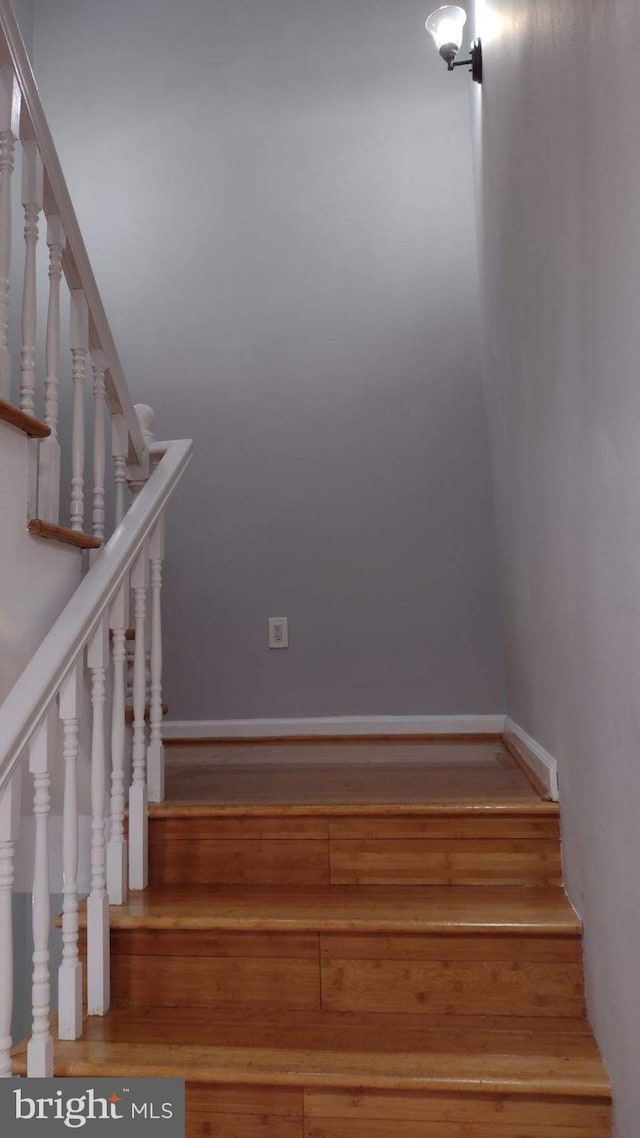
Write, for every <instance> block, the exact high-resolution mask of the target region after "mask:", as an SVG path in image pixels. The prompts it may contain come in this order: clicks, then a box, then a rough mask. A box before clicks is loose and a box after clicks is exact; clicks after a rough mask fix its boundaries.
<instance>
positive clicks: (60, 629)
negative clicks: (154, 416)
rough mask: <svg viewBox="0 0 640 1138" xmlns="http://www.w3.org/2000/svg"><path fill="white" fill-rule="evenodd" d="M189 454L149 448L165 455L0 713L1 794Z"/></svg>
mask: <svg viewBox="0 0 640 1138" xmlns="http://www.w3.org/2000/svg"><path fill="white" fill-rule="evenodd" d="M192 448H193V443H192V441H191V440H190V439H180V440H176V441H173V442H167V443H159V444H155V445H154V446H153V447H152V453H153V454H154V455H157V454H159V453H162V452H164V454H163V457H162V459H161V461H160V462H159V463H158V466H157V467H156V469H155V470H154V471H153V473H152V475H151V477H150V478H149V480H148V482H147V483H146V485H145V486H144V487H143V489H142V490H141V491H140V493H139V494H138V496H137V498H136V499H135V501H134V502H133V504H132V505H131V507H130V509H129V510H128V511H127V514H126V515H125V517H124V520H123V521H122V522H121V524H120V525H119V526H118V527H117V529H116V530H115V532H114V534H113V536H112V537H111V538H110V540H109V541H108V542H107V544H106V546H105V547H104V549H103V551H102V553H101V555H100V557H99V558H98V559H97V560H96V562H95V564H94V565H93V567H92V568H91V569H90V571H89V573H88V574H87V576H86V577H85V579H84V581H82V583H81V584H80V585H79V587H78V588H77V589H76V591H75V593H74V594H73V596H72V598H71V600H70V601H69V602H68V604H67V606H66V607H65V609H64V610H63V611H62V613H61V614H60V616H59V617H58V619H57V620H56V622H55V624H54V625H53V628H52V629H51V630H50V632H49V633H48V634H47V636H46V637H45V639H44V640H43V642H42V644H41V645H40V647H39V648H38V650H37V652H36V653H35V655H34V656H33V657H32V659H31V660H30V662H29V663H28V664H27V667H26V668H25V670H24V671H23V673H22V675H21V676H20V677H19V679H18V680H17V681H16V683H15V684H14V686H13V688H12V689H11V691H10V692H9V694H8V696H7V698H6V699H5V701H4V703H3V704H2V706H1V707H0V747H1V748H2V750H1V752H0V793H1V792H2V789H3V788H4V786H5V785H6V784H7V782H8V781H9V779H10V778H11V775H12V774H13V772H14V770H15V769H16V767H17V765H18V763H19V761H20V758H21V756H22V753H23V751H24V749H25V747H26V746H27V744H28V743H29V741H30V739H31V737H32V736H33V733H34V730H35V729H36V727H37V726H38V724H39V722H40V720H41V719H42V718H43V717H44V715H45V714H46V712H47V710H48V708H49V707H50V705H51V703H52V702H53V700H54V699H55V697H56V695H57V693H58V691H59V690H60V687H61V685H62V683H63V682H64V680H65V678H66V676H67V674H68V673H69V670H70V669H71V668H72V666H73V665H74V664H75V662H76V660H77V658H78V655H79V653H80V652H81V651H82V648H83V647H84V645H85V644H86V642H87V639H88V638H89V636H90V635H91V633H92V631H93V629H94V626H95V625H96V623H97V621H98V620H99V619H100V617H101V616H102V614H103V612H104V610H105V607H106V605H107V604H108V602H109V600H110V598H112V597H113V595H114V594H115V592H116V590H117V588H118V586H119V584H120V582H121V581H122V579H123V577H124V575H125V573H126V572H127V570H128V569H129V568H130V567H131V566H132V565H133V563H134V561H135V560H136V557H137V555H138V554H139V553H140V550H141V549H142V547H143V545H144V543H145V541H146V539H147V538H148V536H149V534H150V532H151V530H152V529H153V526H154V525H155V523H156V522H157V520H158V518H159V517H160V515H161V513H162V510H163V508H164V506H165V505H166V502H167V500H168V499H169V497H170V496H171V494H172V492H173V490H174V488H175V486H176V484H177V483H178V481H179V480H180V478H181V477H182V475H183V473H184V471H185V470H186V468H187V466H188V464H189V461H190V459H191V453H192Z"/></svg>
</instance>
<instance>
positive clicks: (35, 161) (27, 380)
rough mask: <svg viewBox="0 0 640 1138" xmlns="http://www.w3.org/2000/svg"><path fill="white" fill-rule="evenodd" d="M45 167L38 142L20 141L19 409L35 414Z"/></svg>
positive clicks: (28, 413)
mask: <svg viewBox="0 0 640 1138" xmlns="http://www.w3.org/2000/svg"><path fill="white" fill-rule="evenodd" d="M43 189H44V167H43V165H42V159H41V157H40V153H39V151H38V144H37V142H33V141H31V140H29V141H28V142H23V144H22V205H23V208H24V241H25V254H24V285H23V290H22V353H21V357H20V410H21V411H24V412H26V414H27V415H35V408H36V403H35V395H36V332H37V326H38V305H37V289H36V253H37V247H38V218H39V216H40V210H41V209H42V193H43Z"/></svg>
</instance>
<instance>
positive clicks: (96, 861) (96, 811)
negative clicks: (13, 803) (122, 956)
mask: <svg viewBox="0 0 640 1138" xmlns="http://www.w3.org/2000/svg"><path fill="white" fill-rule="evenodd" d="M108 660H109V631H108V627H107V621H106V619H105V618H103V619H102V620H101V621H100V623H99V625H98V627H97V628H96V630H95V632H94V633H93V635H92V636H91V639H90V640H89V645H88V648H87V664H88V666H89V670H90V672H91V706H92V712H93V716H92V719H93V725H92V734H91V893H90V894H89V898H88V900H87V1012H88V1014H89V1015H104V1014H105V1012H107V1011H108V1010H109V1002H110V992H109V981H110V967H109V902H108V899H107V871H106V853H105V798H106V793H105V783H106V773H107V772H106V755H105V718H104V709H105V700H106V674H107V664H108Z"/></svg>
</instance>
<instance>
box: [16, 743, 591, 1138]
mask: <svg viewBox="0 0 640 1138" xmlns="http://www.w3.org/2000/svg"><path fill="white" fill-rule="evenodd" d="M404 747H405V753H406V754H407V755H408V756H409V757H410V759H411V763H412V764H414V769H413V773H412V775H411V778H412V782H411V791H410V794H409V793H407V785H408V784H407V769H408V767H407V765H406V764H405V766H403V765H402V761H403V760H402V752H403V747H402V745H398V744H396V745H394V748H393V757H392V758H391V759H390V760H389V762H388V763H386V764H385V762H384V754H385V751H384V744H380V743H373V742H372V743H370V744H369V745H366V744H362V743H361V744H359V748H360V751H359V755H358V756H357V761H356V759H354V758H352V757H351V756H350V755H348V754H347V755H346V756H345V746H344V745H340V744H335V745H334V747H333V750H334V753H335V768H334V767H331V766H326V765H323V764H322V763H320V764H318V765H317V766H316V768H315V771H314V770H313V769H311V770H310V771H309V770H307V771H306V772H302V771H301V769H299V768H297V767H296V766H295V765H292V764H291V750H290V749H289V750H288V753H284V750H283V754H282V756H281V761H280V764H279V763H278V754H277V751H275V752H273V754H274V762H273V766H269V765H266V766H263V767H261V766H260V764H259V763H258V762H255V761H254V762H251V761H250V762H249V765H248V766H247V765H245V766H244V767H243V766H242V764H241V763H237V764H235V765H234V764H233V759H232V760H231V765H228V766H222V767H219V766H218V767H217V766H216V765H215V763H214V764H213V765H212V766H211V768H209V769H208V767H207V761H206V753H205V756H204V757H203V758H201V757H197V758H196V767H195V768H194V769H192V770H190V769H189V765H188V763H186V764H185V763H181V761H180V749H179V748H175V749H174V750H173V754H174V755H175V757H174V758H173V759H172V760H170V761H169V766H168V773H167V778H168V796H167V800H166V801H165V802H164V803H162V804H158V805H155V806H152V807H151V814H150V819H149V889H148V890H147V891H146V892H144V893H136V894H133V895H132V896H131V897H130V899H129V901H128V903H127V904H125V905H123V906H119V907H112V909H111V1011H110V1012H109V1013H108V1014H107V1015H105V1016H104V1017H94V1018H92V1019H89V1020H87V1021H86V1022H85V1027H84V1034H83V1036H82V1038H81V1039H80V1040H79V1041H76V1042H73V1043H59V1044H58V1046H57V1050H56V1073H58V1074H63V1075H94V1076H98V1075H125V1074H127V1075H130V1076H133V1075H140V1076H141V1075H167V1076H169V1075H174V1076H175V1075H180V1076H184V1077H185V1078H186V1079H187V1135H188V1138H257V1136H260V1138H267V1136H273V1138H303V1136H304V1138H389V1135H397V1136H398V1138H463V1136H464V1138H605V1136H607V1135H609V1134H610V1132H611V1131H610V1091H609V1084H608V1080H607V1076H606V1073H605V1071H604V1068H603V1066H602V1062H601V1060H600V1057H599V1055H598V1051H597V1048H596V1045H595V1042H594V1040H593V1037H592V1034H591V1031H590V1028H589V1024H588V1021H587V1019H586V1014H585V1003H584V992H583V973H582V947H581V928H580V923H579V921H578V918H577V917H576V914H575V912H574V910H573V909H572V907H571V905H570V904H569V902H568V900H567V898H566V896H565V894H564V890H563V888H562V883H561V862H560V838H559V818H558V806H557V804H556V803H552V802H547V801H543V800H542V799H541V798H540V797H539V796H538V795H537V794H536V793H535V792H534V791H533V790H532V788H531V786H530V785H529V783H528V782H527V780H526V779H525V777H524V775H523V774H522V773H521V771H520V770H519V769H518V768H517V767H516V764H515V762H514V760H513V759H512V758H511V757H510V755H509V754H508V752H507V751H506V749H505V747H504V745H503V744H502V743H501V742H498V741H495V742H493V743H486V742H485V743H477V744H473V743H469V744H466V746H465V747H463V748H460V747H457V748H454V747H453V746H452V745H450V746H449V747H447V744H446V743H445V744H442V743H441V744H439V746H438V747H437V748H435V745H434V744H431V745H429V744H423V745H422V747H420V745H418V744H416V743H413V744H405V745H404ZM416 748H417V749H418V752H419V753H417V751H416ZM434 748H435V750H436V759H435V760H434V758H433V752H434ZM447 749H448V753H447ZM347 750H348V748H347ZM325 751H328V752H329V754H330V753H331V748H330V747H329V748H328V747H326V746H325ZM461 753H462V758H461ZM212 757H213V758H215V748H212ZM369 760H372V761H371V762H369ZM418 760H419V761H418ZM436 760H437V761H436ZM328 761H329V762H330V761H331V760H330V759H329V760H328ZM340 763H341V765H339V764H340ZM411 763H410V764H409V766H410V765H411ZM420 764H422V765H420ZM333 769H337V770H339V774H338V776H337V777H336V778H333V776H332V773H331V772H332V770H333ZM483 770H484V778H483ZM287 776H288V777H287ZM301 777H302V778H303V779H305V780H306V783H305V785H306V793H307V800H306V801H304V802H302V801H296V798H299V797H300V796H299V793H297V790H296V780H298V783H299V780H300V778H301ZM278 780H280V783H279V784H278ZM403 780H404V785H403ZM483 781H484V782H486V784H487V786H488V787H489V788H490V789H489V791H488V792H487V793H486V794H485V795H484V797H483V795H482V790H481V786H482V783H483ZM240 783H241V784H242V786H243V787H244V793H242V794H237V793H236V794H234V786H235V785H237V784H240ZM190 786H191V787H192V790H191V799H189V787H190ZM248 787H249V788H251V787H252V788H253V795H254V800H253V801H247V800H246V799H247V788H248ZM394 787H395V790H394ZM492 787H493V789H491V788H492ZM274 788H275V789H274ZM332 791H333V792H332ZM367 796H368V800H367ZM384 798H386V799H387V800H386V801H383V799H384ZM402 798H404V801H401V800H400V799H402ZM278 799H279V800H278ZM25 1054H26V1052H25V1050H24V1048H23V1049H20V1050H19V1052H18V1054H17V1055H16V1058H15V1067H16V1070H17V1071H21V1070H24V1069H25Z"/></svg>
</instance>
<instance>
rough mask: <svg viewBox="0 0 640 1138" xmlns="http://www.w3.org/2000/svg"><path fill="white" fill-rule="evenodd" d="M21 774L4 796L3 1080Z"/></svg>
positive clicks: (0, 892)
mask: <svg viewBox="0 0 640 1138" xmlns="http://www.w3.org/2000/svg"><path fill="white" fill-rule="evenodd" d="M21 773H22V772H21V771H20V770H18V772H17V773H16V774H15V775H14V776H13V778H12V779H11V781H10V782H9V784H8V786H7V787H6V788H5V790H4V792H0V1079H4V1078H8V1077H9V1076H10V1075H11V1018H12V1015H13V915H12V911H11V903H12V891H13V874H14V853H15V842H16V837H17V830H18V825H19V820H20V801H19V797H20V781H21Z"/></svg>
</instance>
